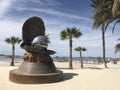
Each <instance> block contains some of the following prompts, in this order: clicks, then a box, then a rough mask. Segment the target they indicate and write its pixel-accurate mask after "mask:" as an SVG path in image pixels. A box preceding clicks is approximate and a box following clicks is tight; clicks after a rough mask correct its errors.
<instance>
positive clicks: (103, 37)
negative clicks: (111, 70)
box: [102, 24, 107, 68]
mask: <svg viewBox="0 0 120 90" xmlns="http://www.w3.org/2000/svg"><path fill="white" fill-rule="evenodd" d="M102 46H103V62H104V65H105V68H107V63H106V60H105V30H104V24H102Z"/></svg>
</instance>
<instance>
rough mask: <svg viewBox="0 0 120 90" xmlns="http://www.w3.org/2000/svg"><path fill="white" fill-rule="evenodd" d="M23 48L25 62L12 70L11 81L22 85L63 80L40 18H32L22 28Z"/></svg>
mask: <svg viewBox="0 0 120 90" xmlns="http://www.w3.org/2000/svg"><path fill="white" fill-rule="evenodd" d="M22 38H23V43H22V44H21V48H23V49H25V51H26V53H25V54H24V56H23V59H24V62H23V63H22V64H21V65H20V66H19V68H18V69H15V70H11V71H10V73H9V80H10V81H12V82H15V83H21V84H36V83H37V84H38V83H51V82H58V81H61V80H62V76H63V73H62V71H60V70H57V69H56V67H55V65H54V63H53V60H52V58H51V57H50V55H51V54H54V53H55V51H52V50H48V49H47V46H48V43H49V40H48V38H47V37H46V36H45V27H44V22H43V21H42V19H41V18H39V17H31V18H29V19H28V20H26V21H25V23H24V25H23V28H22Z"/></svg>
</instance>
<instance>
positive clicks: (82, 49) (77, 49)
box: [75, 46, 87, 68]
mask: <svg viewBox="0 0 120 90" xmlns="http://www.w3.org/2000/svg"><path fill="white" fill-rule="evenodd" d="M75 51H78V52H80V63H81V68H83V60H82V51H83V52H84V51H87V49H86V48H85V47H80V46H79V47H77V48H75Z"/></svg>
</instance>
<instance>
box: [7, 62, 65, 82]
mask: <svg viewBox="0 0 120 90" xmlns="http://www.w3.org/2000/svg"><path fill="white" fill-rule="evenodd" d="M62 78H63V72H62V71H60V70H56V67H55V65H54V63H53V62H40V63H35V62H23V63H22V64H21V65H20V67H19V68H18V69H14V70H11V71H10V73H9V80H10V81H12V82H15V83H21V84H40V83H53V82H58V81H61V80H62Z"/></svg>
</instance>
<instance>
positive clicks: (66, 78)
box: [62, 73, 78, 81]
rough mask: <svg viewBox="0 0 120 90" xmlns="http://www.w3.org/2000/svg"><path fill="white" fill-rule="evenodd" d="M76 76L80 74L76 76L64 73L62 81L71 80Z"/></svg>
mask: <svg viewBox="0 0 120 90" xmlns="http://www.w3.org/2000/svg"><path fill="white" fill-rule="evenodd" d="M76 75H78V74H76V73H64V74H63V80H62V81H66V80H70V79H72V78H73V77H74V76H76Z"/></svg>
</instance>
